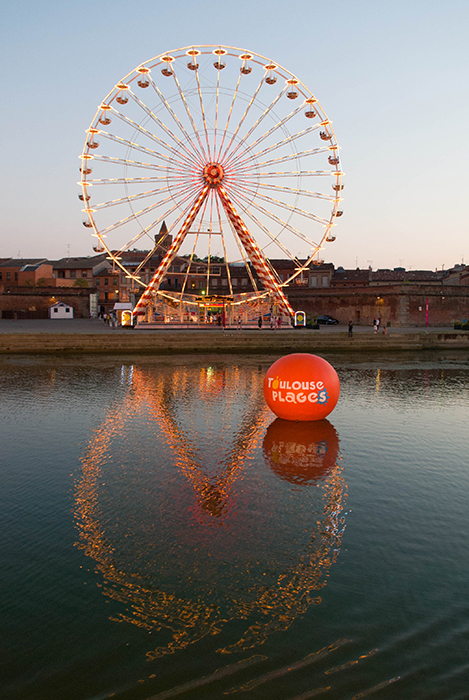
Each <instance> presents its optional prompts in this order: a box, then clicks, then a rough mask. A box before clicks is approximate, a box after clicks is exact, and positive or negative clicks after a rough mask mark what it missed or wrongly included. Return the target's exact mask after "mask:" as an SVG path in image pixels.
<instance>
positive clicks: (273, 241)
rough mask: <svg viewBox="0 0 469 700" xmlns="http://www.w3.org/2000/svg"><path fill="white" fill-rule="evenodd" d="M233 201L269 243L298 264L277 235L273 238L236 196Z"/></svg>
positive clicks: (294, 256)
mask: <svg viewBox="0 0 469 700" xmlns="http://www.w3.org/2000/svg"><path fill="white" fill-rule="evenodd" d="M233 201H234V202H235V203H236V204H237V205H238V207H239V208H240V209H241V210H242V211H243V212H244V213H245V214H246V216H247V217H248V218H249V219H250V220H251V221H252V222H253V223H254V224H255V225H256V226H259V228H260V229H262V231H264V233H265V235H266V236H267V237H268V238H269V239H270V241H271V242H272V243H274V244H275V245H276V246H278V247H279V248H280V250H281V251H282V252H283V253H284V254H285V255H286V256H287V258H289V259H290V260H292V262H294V263H295V264H299V261H298V258H297V257H296V255H293V253H291V252H290V251H289V250H288V248H287V247H286V246H285V245H284V244H283V243H282V241H281V240H280V237H279V236H278V235H277V236H274V235H273V233H272V232H271V231H269V229H268V228H267V226H265V225H264V224H263V223H262V222H261V221H260V220H259V219H258V218H257V217H256V216H254V214H253V213H252V212H251V211H250V210H249V209H248V207H247V206H246V205H244V204H243V203H242V202H241V201H240V200H239V199H238V198H237V197H236V196H233ZM276 274H277V273H276Z"/></svg>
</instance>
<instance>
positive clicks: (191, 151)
mask: <svg viewBox="0 0 469 700" xmlns="http://www.w3.org/2000/svg"><path fill="white" fill-rule="evenodd" d="M149 80H150V84H151V86H152V88H153V90H154V91H155V93H156V94H157V95H158V97H159V99H160V101H161V103H162V105H163V106H164V107H165V109H166V111H167V112H168V113H169V115H170V116H171V118H172V119H173V121H174V123H175V124H176V125H177V127H178V128H179V130H180V131H181V133H182V134H183V136H184V138H185V139H186V140H187V143H188V144H189V145H190V146H191V148H188V146H187V145H186V144H185V143H184V142H183V141H181V140H180V139H179V138H178V137H177V136H176V134H174V133H173V131H172V130H171V129H170V128H169V127H168V126H166V124H165V123H164V122H163V121H162V120H161V119H159V117H157V116H156V114H154V112H152V110H151V109H149V108H148V107H147V106H146V104H145V103H144V102H142V100H141V99H140V98H139V97H137V95H136V94H135V93H133V92H132V91H131V90H129V94H130V95H131V97H132V99H133V100H134V102H135V103H136V104H138V105H139V107H141V109H143V111H144V112H145V113H146V114H147V115H148V116H149V117H150V119H152V120H153V121H154V122H155V124H157V125H158V126H159V127H160V128H161V129H162V130H163V131H164V132H165V134H166V135H167V136H168V137H169V138H170V139H171V140H172V141H174V142H175V143H176V144H177V145H178V146H179V148H182V149H183V150H184V151H186V153H187V156H188V158H189V160H191V159H194V158H195V159H196V161H197V162H199V164H200V165H202V163H203V159H202V158H201V155H200V153H199V151H198V150H197V149H196V148H195V147H194V144H193V142H192V139H191V138H190V136H189V134H188V133H187V131H186V130H185V129H184V126H183V125H182V124H181V122H180V120H179V119H178V117H177V115H176V114H175V113H174V110H173V109H172V108H171V106H170V105H169V103H168V102H167V101H166V100H165V98H164V95H163V94H162V92H161V90H160V89H159V88H158V86H157V85H156V84H155V82H154V81H153V78H151V76H150V77H149Z"/></svg>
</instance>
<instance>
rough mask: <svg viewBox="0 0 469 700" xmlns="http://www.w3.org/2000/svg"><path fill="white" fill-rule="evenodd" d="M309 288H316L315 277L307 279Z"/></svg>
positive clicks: (316, 279) (316, 280)
mask: <svg viewBox="0 0 469 700" xmlns="http://www.w3.org/2000/svg"><path fill="white" fill-rule="evenodd" d="M309 286H310V287H317V286H318V278H317V277H316V275H311V277H310V278H309Z"/></svg>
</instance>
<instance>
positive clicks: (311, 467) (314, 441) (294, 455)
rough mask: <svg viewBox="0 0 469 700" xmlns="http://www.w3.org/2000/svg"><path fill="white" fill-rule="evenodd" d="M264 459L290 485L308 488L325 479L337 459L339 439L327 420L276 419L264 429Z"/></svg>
mask: <svg viewBox="0 0 469 700" xmlns="http://www.w3.org/2000/svg"><path fill="white" fill-rule="evenodd" d="M262 447H263V451H264V457H265V459H266V461H267V463H268V464H269V466H270V467H271V469H272V471H273V472H274V473H275V474H276V475H277V476H279V477H280V478H281V479H284V480H285V481H289V482H291V483H293V484H302V485H306V484H310V483H312V482H314V481H317V480H318V479H321V478H323V477H324V476H326V474H327V473H328V471H329V470H330V469H331V468H332V467H333V466H334V465H335V464H336V462H337V459H338V456H339V436H338V435H337V431H336V429H335V428H334V426H333V425H332V424H331V423H330V422H329V421H328V420H320V421H302V422H299V423H294V422H292V421H286V420H282V418H276V419H275V420H274V422H273V423H271V424H270V425H269V427H268V428H267V432H266V434H265V438H264V443H263V446H262Z"/></svg>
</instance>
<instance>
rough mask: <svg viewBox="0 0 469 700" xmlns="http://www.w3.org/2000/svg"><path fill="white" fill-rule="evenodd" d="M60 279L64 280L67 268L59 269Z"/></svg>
mask: <svg viewBox="0 0 469 700" xmlns="http://www.w3.org/2000/svg"><path fill="white" fill-rule="evenodd" d="M59 279H60V280H64V279H65V270H59Z"/></svg>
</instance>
